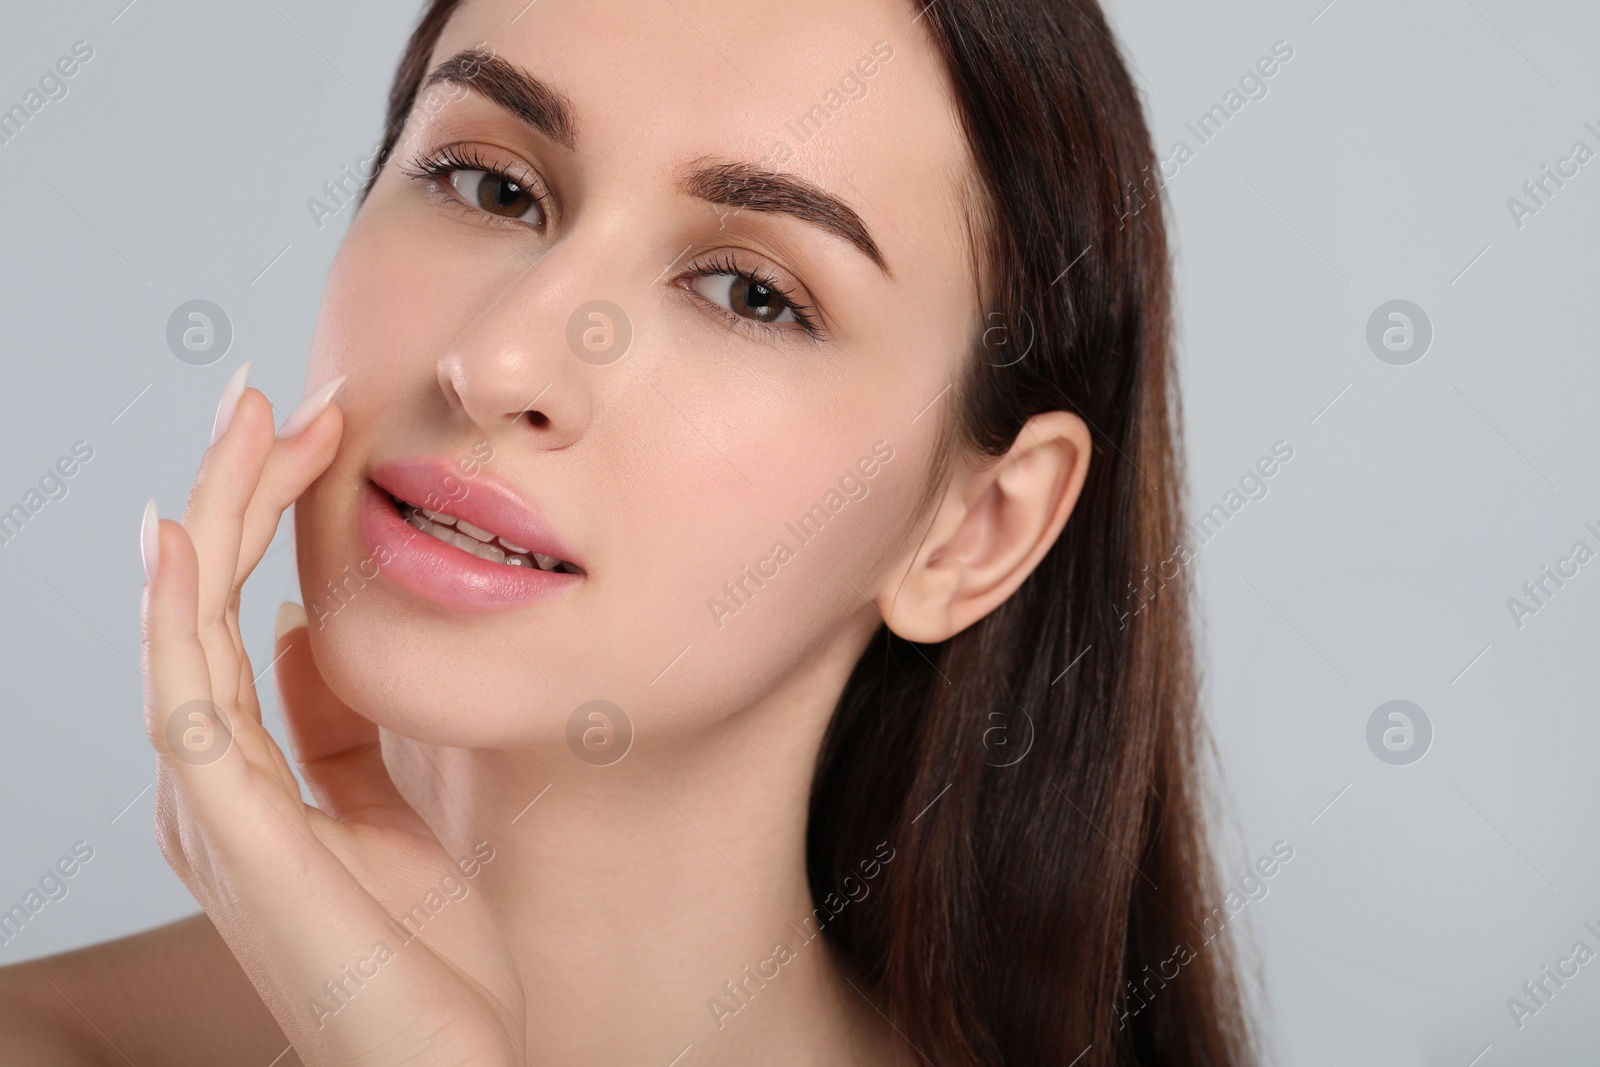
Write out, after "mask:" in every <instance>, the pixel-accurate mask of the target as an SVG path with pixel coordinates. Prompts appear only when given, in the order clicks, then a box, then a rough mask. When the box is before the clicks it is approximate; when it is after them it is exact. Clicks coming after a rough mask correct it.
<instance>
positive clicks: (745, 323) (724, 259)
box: [689, 252, 824, 341]
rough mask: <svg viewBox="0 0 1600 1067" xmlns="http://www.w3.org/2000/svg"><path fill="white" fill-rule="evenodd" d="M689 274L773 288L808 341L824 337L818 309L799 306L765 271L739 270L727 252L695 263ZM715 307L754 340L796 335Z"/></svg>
mask: <svg viewBox="0 0 1600 1067" xmlns="http://www.w3.org/2000/svg"><path fill="white" fill-rule="evenodd" d="M689 272H690V273H691V274H698V275H700V276H701V277H703V278H719V277H725V276H727V275H732V276H733V277H734V278H735V279H737V280H739V281H744V282H751V283H754V284H756V285H759V286H761V287H762V288H764V289H770V290H771V291H772V292H774V293H776V294H777V295H778V299H779V300H782V301H783V302H784V303H785V304H787V305H788V307H789V310H790V311H792V312H794V318H795V321H796V322H797V323H799V325H800V331H801V332H803V333H805V335H806V336H807V338H809V339H811V340H813V341H815V340H819V339H821V338H822V337H823V336H824V334H823V329H822V326H821V325H820V324H819V323H818V322H817V320H816V317H815V315H816V309H814V308H813V307H811V306H810V305H809V304H802V303H800V301H798V300H796V299H795V298H794V296H793V295H792V292H793V291H792V290H789V289H785V288H784V287H783V286H782V285H781V284H780V283H779V282H778V279H777V278H775V277H773V276H772V275H771V274H769V273H767V272H766V271H763V270H761V269H760V268H759V267H757V268H755V269H746V268H744V267H740V266H739V265H738V264H737V263H735V262H734V261H733V256H731V255H729V254H728V253H726V252H725V253H723V254H722V256H721V257H720V258H714V259H710V260H705V261H702V262H700V263H696V264H695V265H693V266H692V267H690V268H689ZM696 295H698V294H696ZM702 299H703V298H702ZM712 306H713V307H715V308H716V309H717V310H718V311H719V312H721V313H722V316H723V317H724V318H726V319H728V320H730V321H731V322H732V323H733V324H734V325H735V326H737V327H739V328H740V329H742V330H745V331H747V332H749V333H750V334H751V336H753V337H761V338H765V337H768V336H770V335H772V334H776V333H794V332H795V331H793V330H784V329H781V328H775V327H772V326H768V325H767V324H766V323H761V322H752V321H751V320H749V319H742V318H740V317H739V316H737V315H735V314H733V313H732V312H731V311H729V310H728V309H727V308H724V307H721V306H719V305H716V304H713V305H712ZM758 330H759V331H762V332H761V333H760V334H757V333H756V332H755V331H758Z"/></svg>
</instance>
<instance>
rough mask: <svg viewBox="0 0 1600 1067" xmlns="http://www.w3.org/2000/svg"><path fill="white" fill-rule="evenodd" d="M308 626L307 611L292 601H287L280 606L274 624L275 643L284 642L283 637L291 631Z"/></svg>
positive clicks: (273, 635) (273, 636)
mask: <svg viewBox="0 0 1600 1067" xmlns="http://www.w3.org/2000/svg"><path fill="white" fill-rule="evenodd" d="M305 624H306V609H305V608H303V607H301V606H300V605H299V604H296V603H295V602H294V601H292V600H285V601H284V602H283V603H282V604H279V605H278V617H277V618H276V619H275V620H273V623H272V640H273V643H274V644H276V643H277V642H279V641H281V640H283V635H284V634H286V633H288V632H289V631H290V630H298V629H299V628H300V627H302V626H304V625H305Z"/></svg>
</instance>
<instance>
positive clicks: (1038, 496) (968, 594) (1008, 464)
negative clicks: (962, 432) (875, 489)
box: [875, 411, 1090, 643]
mask: <svg viewBox="0 0 1600 1067" xmlns="http://www.w3.org/2000/svg"><path fill="white" fill-rule="evenodd" d="M1089 453H1090V439H1089V428H1088V427H1087V426H1086V425H1085V424H1084V421H1083V420H1082V419H1081V418H1079V417H1078V416H1077V415H1072V414H1069V413H1068V412H1065V411H1047V412H1043V413H1041V414H1038V415H1035V416H1034V417H1033V418H1031V419H1029V420H1028V421H1027V423H1026V424H1025V425H1024V426H1023V427H1022V430H1021V432H1020V433H1018V434H1017V439H1016V441H1015V442H1014V443H1013V444H1012V446H1011V448H1010V449H1009V450H1008V451H1007V452H1006V454H1005V455H1003V456H1001V457H1000V458H999V459H998V460H996V461H993V462H988V463H985V464H984V465H983V466H981V467H975V466H972V465H971V464H970V463H967V462H963V461H958V462H957V466H956V472H955V474H954V475H953V476H952V477H951V480H950V484H949V486H948V487H947V488H946V490H945V493H944V496H943V498H942V499H941V500H940V502H939V505H938V507H937V508H936V509H935V511H934V515H933V521H932V523H931V524H930V525H929V527H928V534H927V536H926V537H924V538H923V539H922V542H921V543H920V544H919V545H917V546H916V548H915V549H914V551H913V554H912V555H910V556H909V558H902V559H901V560H900V561H899V562H898V565H897V566H896V567H895V568H894V569H893V570H892V571H891V572H890V577H889V580H888V581H887V582H886V583H885V585H884V588H883V589H881V590H880V591H879V593H878V595H877V598H876V600H875V603H876V605H877V607H878V610H879V611H881V612H882V613H883V617H884V619H885V621H887V623H888V625H889V629H890V630H892V631H893V632H894V633H895V634H896V635H898V636H900V637H903V638H905V639H906V640H908V641H917V642H922V643H933V642H938V641H943V640H945V639H946V638H948V637H953V636H954V635H956V634H958V633H960V632H961V631H962V630H965V629H966V628H967V627H968V626H971V625H972V624H973V623H975V622H977V621H978V620H979V619H981V618H983V617H984V616H985V615H987V614H989V612H991V611H993V610H994V609H995V608H996V607H998V606H999V605H1000V604H1001V603H1002V602H1004V600H1005V599H1006V597H1008V596H1010V595H1011V594H1012V593H1013V592H1015V591H1016V589H1017V587H1018V586H1020V585H1021V584H1022V582H1023V579H1025V578H1027V577H1028V575H1029V574H1031V573H1033V569H1034V567H1036V566H1038V565H1039V561H1040V560H1041V559H1043V558H1044V554H1045V553H1046V552H1048V551H1049V550H1050V546H1051V545H1053V544H1054V543H1055V540H1056V537H1057V536H1058V535H1059V534H1060V533H1061V528H1062V527H1063V526H1065V525H1066V523H1067V516H1068V515H1069V514H1071V512H1072V507H1073V505H1074V504H1075V503H1077V500H1078V494H1079V492H1081V491H1082V489H1083V482H1084V478H1085V476H1086V475H1087V473H1088V470H1089Z"/></svg>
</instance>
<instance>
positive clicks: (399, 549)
mask: <svg viewBox="0 0 1600 1067" xmlns="http://www.w3.org/2000/svg"><path fill="white" fill-rule="evenodd" d="M360 526H361V540H362V542H363V543H364V544H365V545H366V549H367V552H368V553H369V558H370V559H371V560H372V562H373V563H374V564H376V565H377V567H378V569H379V570H380V571H381V572H382V573H383V575H384V577H386V578H388V579H389V580H390V581H392V582H394V584H396V585H398V586H399V587H400V588H402V589H405V590H406V591H408V592H411V593H415V594H416V595H417V596H420V597H422V598H424V599H426V600H431V601H433V602H434V603H436V604H440V605H442V606H444V607H447V608H454V609H456V610H458V611H473V610H476V611H499V610H504V609H506V608H514V607H519V606H521V605H524V604H527V603H529V602H531V601H535V600H540V599H543V598H544V597H548V596H553V595H554V594H556V593H559V592H561V591H563V590H565V589H570V588H571V587H572V586H573V585H575V584H576V583H577V582H578V580H579V579H580V578H582V577H583V576H582V575H581V574H565V573H557V572H554V571H542V570H539V569H538V568H537V567H515V566H511V565H509V564H505V563H494V562H492V561H490V560H486V559H482V558H480V557H478V556H474V555H473V554H472V553H470V552H466V551H464V550H462V549H459V548H457V547H455V546H454V545H447V544H445V543H444V542H443V541H440V540H439V539H438V538H436V537H433V536H431V535H429V534H425V533H423V532H422V531H421V530H419V529H417V528H416V527H415V526H412V525H411V524H410V523H408V522H406V521H405V519H403V518H401V517H400V512H399V511H398V510H397V509H396V508H395V505H394V502H393V501H392V500H391V499H390V498H389V494H388V493H385V492H384V491H383V490H381V489H379V488H378V487H377V486H376V485H373V484H372V483H370V482H368V483H367V486H366V488H365V489H364V490H363V491H362V494H361V517H360Z"/></svg>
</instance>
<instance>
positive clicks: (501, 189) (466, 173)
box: [448, 170, 544, 226]
mask: <svg viewBox="0 0 1600 1067" xmlns="http://www.w3.org/2000/svg"><path fill="white" fill-rule="evenodd" d="M448 180H449V182H450V187H451V188H453V189H454V190H455V191H456V195H457V196H459V197H461V199H463V200H465V201H466V202H467V203H469V204H471V205H472V206H473V207H476V208H478V209H480V210H482V211H486V212H488V213H489V214H491V215H496V216H499V217H500V218H503V219H514V220H520V221H522V222H526V223H528V224H529V225H532V226H537V225H539V224H540V223H541V222H542V221H543V219H544V212H543V210H542V209H541V208H540V205H539V198H538V197H537V196H536V195H534V193H533V192H532V191H531V190H529V189H528V188H527V186H525V185H522V184H521V183H519V182H517V181H516V180H515V179H513V178H510V177H508V176H507V175H505V174H501V173H498V172H496V171H492V170H453V171H451V172H450V174H449V177H448ZM530 212H531V213H532V217H525V216H528V215H529V214H530Z"/></svg>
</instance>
